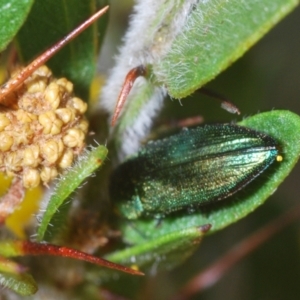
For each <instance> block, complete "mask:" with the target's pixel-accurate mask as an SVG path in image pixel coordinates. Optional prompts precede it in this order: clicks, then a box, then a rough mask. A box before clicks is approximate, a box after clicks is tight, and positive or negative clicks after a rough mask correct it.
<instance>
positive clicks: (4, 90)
mask: <svg viewBox="0 0 300 300" xmlns="http://www.w3.org/2000/svg"><path fill="white" fill-rule="evenodd" d="M108 8H109V6H105V7H104V8H102V9H101V10H99V11H98V12H96V13H95V14H94V15H92V16H91V17H90V18H89V19H87V20H86V21H85V22H83V23H82V24H81V25H79V26H78V27H77V28H75V29H74V30H73V31H71V32H70V33H69V34H68V35H66V36H65V37H64V38H62V39H61V40H60V41H58V42H57V43H56V44H54V45H53V46H52V47H51V48H49V49H48V50H46V51H45V52H44V53H43V54H41V55H40V56H39V57H37V58H36V59H35V60H34V61H33V62H31V63H30V64H29V65H28V66H27V67H25V68H24V69H23V70H21V71H20V72H19V73H17V75H16V76H15V77H13V78H11V79H10V80H9V81H8V82H6V83H5V84H4V85H2V87H1V88H0V103H1V104H4V105H5V98H6V97H7V96H8V95H9V94H10V93H11V92H12V91H14V90H15V89H17V88H18V87H19V86H20V85H21V84H22V83H23V82H24V80H25V79H26V78H28V77H29V76H30V75H31V74H32V73H33V72H34V71H35V70H36V69H38V68H39V67H40V66H41V65H43V64H45V62H46V61H48V60H49V59H50V58H51V57H52V56H53V55H54V54H56V53H57V52H58V51H59V50H60V49H61V48H62V47H64V46H65V45H66V44H67V43H68V42H70V41H71V40H72V39H74V38H75V37H76V36H78V35H79V34H80V33H81V32H82V31H84V30H85V29H86V28H87V27H88V26H90V25H91V24H92V23H93V22H94V21H96V20H97V19H98V18H99V17H101V16H102V15H103V14H104V13H106V12H107V10H108Z"/></svg>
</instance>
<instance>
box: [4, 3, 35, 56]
mask: <svg viewBox="0 0 300 300" xmlns="http://www.w3.org/2000/svg"><path fill="white" fill-rule="evenodd" d="M32 4H33V0H22V1H20V0H0V51H2V50H3V49H5V48H6V46H7V45H8V43H10V42H11V41H12V39H13V38H14V36H15V35H16V33H17V31H18V30H19V28H20V27H21V26H22V24H23V23H24V21H25V19H26V17H27V15H28V13H29V11H30V8H31V5H32Z"/></svg>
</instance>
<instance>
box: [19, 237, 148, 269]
mask: <svg viewBox="0 0 300 300" xmlns="http://www.w3.org/2000/svg"><path fill="white" fill-rule="evenodd" d="M20 247H21V248H22V251H23V253H24V254H25V255H52V256H61V257H70V258H74V259H78V260H83V261H86V262H90V263H92V264H95V265H98V266H103V267H107V268H110V269H115V270H119V271H122V272H125V273H129V274H132V275H144V273H142V272H140V271H137V270H134V269H131V268H128V267H125V266H122V265H119V264H116V263H113V262H110V261H108V260H105V259H103V258H100V257H96V256H93V255H90V254H87V253H84V252H82V251H79V250H76V249H72V248H68V247H63V246H56V245H51V244H40V243H33V242H29V241H22V242H20Z"/></svg>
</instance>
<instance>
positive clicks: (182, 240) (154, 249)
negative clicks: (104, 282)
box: [106, 224, 206, 271]
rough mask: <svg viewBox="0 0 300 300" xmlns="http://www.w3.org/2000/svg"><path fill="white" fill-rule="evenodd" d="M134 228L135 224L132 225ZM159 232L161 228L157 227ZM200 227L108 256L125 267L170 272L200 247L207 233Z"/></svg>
mask: <svg viewBox="0 0 300 300" xmlns="http://www.w3.org/2000/svg"><path fill="white" fill-rule="evenodd" d="M132 226H133V228H134V226H135V225H134V224H132ZM157 230H159V226H158V227H157ZM205 231H206V230H205V228H204V230H202V228H201V227H200V228H199V227H191V228H186V229H182V230H178V231H175V232H172V233H168V234H165V235H162V236H160V237H159V238H157V239H155V241H149V242H144V243H141V244H140V245H137V246H136V247H132V248H128V249H126V250H124V251H118V252H116V253H113V254H110V255H108V256H107V257H106V258H107V259H109V260H111V261H121V262H122V264H125V265H132V264H133V265H137V266H138V267H139V268H142V269H143V270H144V269H150V268H152V267H153V265H155V271H158V270H168V269H172V268H174V267H175V266H176V265H178V264H180V263H182V262H183V261H184V260H185V259H187V258H188V257H189V256H190V255H191V254H192V253H193V252H194V250H195V249H196V248H197V246H198V245H199V243H200V241H201V239H202V237H203V234H204V232H205Z"/></svg>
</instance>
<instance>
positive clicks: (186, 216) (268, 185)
mask: <svg viewBox="0 0 300 300" xmlns="http://www.w3.org/2000/svg"><path fill="white" fill-rule="evenodd" d="M240 125H243V126H247V127H250V128H253V129H256V130H258V131H261V132H264V133H266V134H269V135H270V136H272V137H274V138H275V139H277V140H278V141H279V142H280V143H281V146H282V155H283V161H282V162H278V163H277V164H275V167H274V168H271V169H270V170H268V171H266V172H265V173H264V174H262V175H261V176H260V177H259V178H257V180H255V181H254V182H253V184H250V185H249V186H248V187H246V188H245V189H243V190H242V191H241V192H239V193H237V194H235V195H234V197H231V198H229V199H226V200H224V201H220V202H217V203H215V204H214V205H210V206H205V207H201V208H199V209H197V210H196V211H195V213H190V212H187V211H183V212H181V213H180V214H175V215H170V216H168V217H166V218H164V219H163V220H162V222H161V224H160V225H159V226H158V224H157V220H154V219H150V218H149V219H138V220H136V221H135V222H134V223H133V222H128V221H126V220H123V223H122V229H121V230H122V233H123V238H124V240H125V241H127V242H129V243H130V244H135V245H136V246H133V247H131V248H128V249H126V250H123V251H120V252H119V253H117V254H115V255H114V256H109V259H111V260H113V261H115V262H118V263H126V262H128V261H129V260H130V257H134V258H135V261H136V264H137V265H138V266H139V265H140V264H141V265H144V263H143V257H148V256H149V257H152V260H153V262H155V261H156V260H159V259H160V258H159V257H158V258H155V259H154V257H153V256H152V253H153V251H156V249H157V247H158V246H159V245H158V243H159V241H160V240H163V239H164V238H166V237H168V236H169V235H172V236H174V237H175V238H174V242H173V244H172V243H170V244H168V247H169V248H170V249H173V247H174V248H175V247H177V246H176V243H177V242H178V241H177V239H179V240H180V239H182V231H183V230H187V229H191V230H193V228H195V227H197V226H201V225H205V224H211V225H212V228H211V229H210V231H209V233H214V232H216V231H218V230H221V229H223V228H224V227H226V226H229V225H230V224H232V223H234V222H236V221H238V220H240V219H242V218H244V217H245V216H246V215H247V214H249V213H250V212H252V211H253V210H255V209H256V208H257V207H258V206H260V205H261V204H263V203H264V202H265V200H266V199H267V198H268V197H269V196H271V195H272V194H273V193H274V191H275V190H276V189H277V187H278V186H279V185H280V183H281V182H282V181H283V180H284V179H285V177H286V176H287V175H288V174H289V173H290V171H291V170H292V168H293V167H294V165H295V164H296V163H297V161H298V158H299V155H300V140H299V135H300V117H299V116H298V115H296V114H294V113H291V112H289V111H272V112H267V113H261V114H258V115H255V116H253V117H250V118H248V119H246V120H244V121H243V122H241V123H240ZM176 236H177V238H176ZM140 249H142V250H140ZM164 251H166V249H165V250H162V252H160V255H161V256H160V257H164V256H163V255H162V253H164V254H165V255H166V253H167V252H164ZM185 251H187V252H189V251H190V249H188V248H186V249H185V250H182V251H180V254H181V255H184V252H185ZM137 253H138V255H137ZM114 258H116V260H115V259H114ZM148 263H149V262H148Z"/></svg>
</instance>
